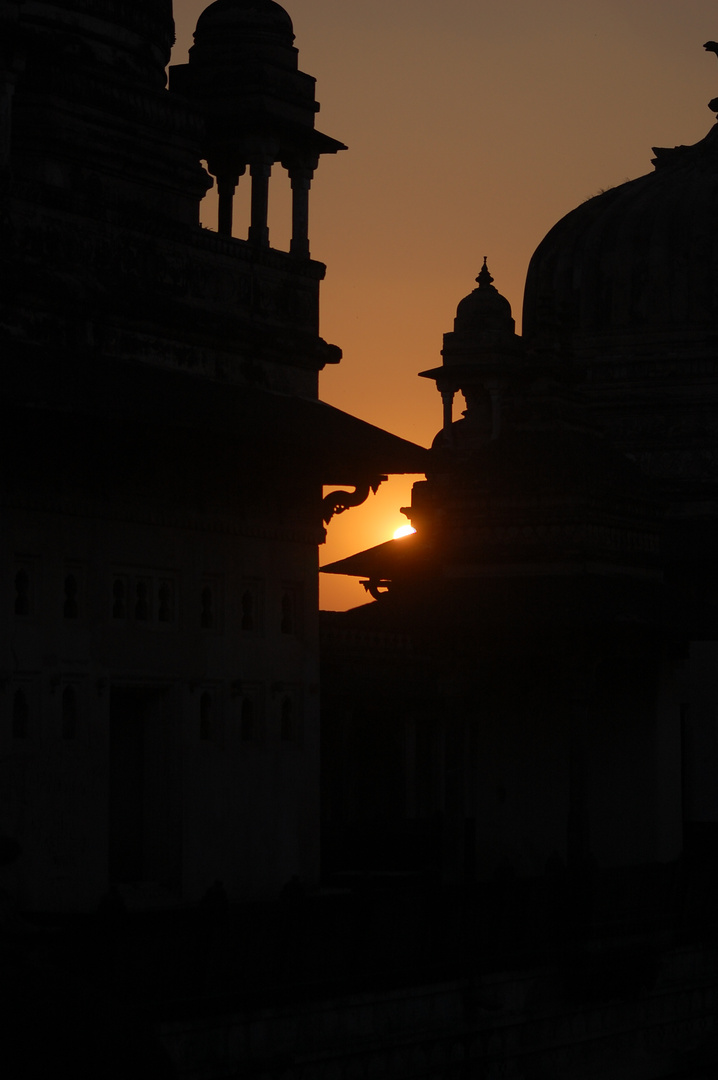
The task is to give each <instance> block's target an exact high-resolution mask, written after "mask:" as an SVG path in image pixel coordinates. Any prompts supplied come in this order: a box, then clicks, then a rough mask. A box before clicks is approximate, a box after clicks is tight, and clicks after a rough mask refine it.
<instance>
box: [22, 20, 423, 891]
mask: <svg viewBox="0 0 718 1080" xmlns="http://www.w3.org/2000/svg"><path fill="white" fill-rule="evenodd" d="M0 19H1V23H0V42H1V44H0V95H1V97H0V100H1V102H2V109H1V113H0V115H1V117H2V127H1V128H0V139H1V143H0V162H1V169H2V172H1V174H0V189H1V191H2V214H1V220H0V232H1V238H0V261H1V262H2V280H3V283H4V284H3V292H2V297H1V299H0V340H1V346H0V348H1V350H2V378H3V395H2V410H3V423H2V441H3V454H2V461H3V465H2V482H1V488H2V506H3V514H2V525H1V526H0V528H1V529H2V573H1V574H0V627H1V631H0V641H1V645H0V649H1V652H0V710H1V713H0V715H1V716H2V722H1V723H0V830H1V831H2V832H3V833H4V834H6V835H9V836H11V837H13V838H15V840H17V841H18V842H19V844H20V845H21V848H22V852H23V853H22V857H21V858H20V860H19V861H18V864H17V869H16V872H15V888H16V889H17V893H18V895H19V896H20V897H21V898H22V902H23V904H24V905H25V907H26V908H29V909H45V910H53V911H58V910H76V909H87V908H91V907H94V905H96V904H97V902H98V900H99V898H100V897H101V896H102V895H103V894H105V893H106V892H107V890H108V887H110V886H116V887H117V888H118V889H119V890H120V893H121V894H122V896H123V897H124V899H125V902H127V903H128V904H130V905H132V904H140V905H141V904H143V903H146V902H153V903H156V902H158V901H160V900H164V901H172V900H177V899H183V900H185V901H187V900H193V899H196V898H197V897H198V896H200V895H201V894H202V893H203V892H204V891H205V890H206V889H207V888H208V887H209V886H211V885H212V883H213V882H214V881H215V880H220V881H221V882H222V883H223V885H224V887H225V889H226V891H227V892H228V894H229V895H230V896H242V897H245V898H248V897H261V896H267V895H276V894H277V893H278V891H279V889H280V887H281V886H282V884H283V883H284V882H286V881H287V880H288V879H289V878H291V877H292V876H293V875H297V876H299V877H300V878H301V879H302V880H303V881H305V882H307V883H311V882H314V881H316V880H317V877H318V873H319V863H318V859H319V835H318V832H319V830H318V768H319V758H318V740H319V734H318V722H319V711H318V710H319V693H318V657H317V645H318V642H317V606H318V602H317V545H318V543H319V542H321V540H322V538H323V526H322V501H321V494H322V491H321V489H322V484H342V485H350V486H357V487H358V489H359V494H356V493H355V494H354V495H353V497H350V496H348V495H347V496H344V498H345V501H348V502H351V501H352V498H353V501H355V502H356V501H358V500H359V499H360V498H361V493H362V492H363V491H366V492H368V490H369V487H370V486H371V485H375V484H376V483H377V482H378V478H380V477H381V475H382V474H385V473H387V472H391V471H394V470H398V471H406V470H407V469H412V470H414V469H416V468H417V467H420V461H419V458H418V457H417V454H418V453H419V450H418V448H417V447H414V446H413V445H411V444H408V443H404V442H402V441H401V440H399V439H396V438H394V437H392V436H390V435H388V434H387V433H385V432H382V431H380V430H378V429H375V428H372V427H371V426H369V425H367V424H364V423H362V422H361V421H359V420H357V419H355V418H353V417H350V416H348V415H346V414H343V413H341V412H339V411H338V410H336V409H333V408H331V407H329V406H327V405H324V404H321V403H320V402H319V401H318V390H317V383H318V373H319V371H320V370H321V369H322V368H323V367H324V365H325V364H328V363H336V362H338V360H339V359H340V356H341V352H340V350H339V349H338V348H337V347H336V346H334V345H330V344H328V343H327V342H325V341H323V340H322V338H321V337H320V336H319V286H320V282H321V280H322V278H323V276H324V273H325V268H324V266H323V265H322V264H321V263H319V262H317V261H315V260H313V259H312V258H311V257H310V253H309V231H308V220H309V219H308V202H309V187H310V182H311V177H312V174H313V170H314V169H315V168H316V167H317V164H318V159H319V157H320V155H322V154H326V153H332V154H333V153H336V152H338V151H340V150H343V149H344V147H343V145H342V144H341V143H339V142H337V141H336V140H334V139H331V138H329V137H328V136H326V135H323V134H321V133H320V132H319V131H318V130H317V129H316V128H315V126H314V119H315V113H316V111H317V108H318V106H317V104H316V102H315V97H314V80H313V79H312V78H311V76H309V75H307V74H304V73H303V72H301V71H299V69H298V61H297V50H296V49H295V47H294V45H293V40H294V37H293V30H292V24H291V20H290V19H289V16H288V15H287V14H286V12H285V11H284V10H283V9H282V8H280V7H279V5H277V4H274V3H272V2H270V0H256V2H252V3H247V2H243V0H218V2H216V3H214V4H211V5H210V6H209V7H208V9H207V11H205V13H204V14H203V15H202V17H201V18H200V21H199V24H198V27H197V33H196V39H195V45H194V48H193V49H192V51H191V55H190V60H189V63H188V64H186V65H183V66H181V67H179V68H176V69H173V71H172V72H171V87H170V89H168V88H167V85H166V83H167V76H166V70H165V69H166V65H167V63H168V61H169V57H170V48H171V45H172V43H173V39H174V24H173V17H172V4H171V2H170V0H146V2H143V3H141V4H138V3H128V2H125V0H62V2H57V3H54V2H42V3H40V2H37V3H36V2H30V0H27V2H19V0H3V2H2V4H1V5H0ZM203 160H204V161H206V162H207V163H208V167H209V169H210V170H211V171H212V172H213V174H214V176H215V177H216V181H217V184H218V187H219V195H220V202H219V215H220V219H219V223H218V230H217V231H213V230H208V229H206V228H202V227H200V224H199V204H200V201H201V199H202V198H203V196H204V195H205V193H206V191H207V190H208V188H209V187H211V186H212V184H213V179H212V177H211V176H209V175H208V173H207V171H206V170H205V169H204V168H203V166H202V164H201V161H203ZM273 168H274V169H275V170H277V169H280V168H286V169H287V170H288V171H289V175H290V177H291V183H292V185H293V189H294V205H293V236H292V241H291V247H290V250H289V251H279V250H276V249H275V248H273V247H272V246H271V243H270V237H269V232H268V227H267V214H268V200H269V198H270V195H271V190H270V174H271V172H272V169H273ZM243 173H247V177H246V182H247V183H251V185H252V219H251V225H250V228H249V233H248V236H247V238H246V239H235V238H233V236H232V228H231V217H232V200H233V193H234V188H235V186H236V183H237V181H238V180H239V176H240V175H241V174H243ZM297 447H301V451H300V452H297ZM340 502H341V498H338V499H337V498H335V499H334V502H333V504H332V505H331V506H329V508H328V509H326V508H325V514H324V516H325V517H329V516H331V512H332V510H333V509H334V508H335V507H336V506H337V505H338V504H339V503H340Z"/></svg>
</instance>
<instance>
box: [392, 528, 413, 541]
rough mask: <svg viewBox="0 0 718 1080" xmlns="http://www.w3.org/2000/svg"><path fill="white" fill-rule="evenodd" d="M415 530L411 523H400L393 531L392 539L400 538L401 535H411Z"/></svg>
mask: <svg viewBox="0 0 718 1080" xmlns="http://www.w3.org/2000/svg"><path fill="white" fill-rule="evenodd" d="M415 532H416V529H415V528H414V526H413V525H400V526H399V528H398V529H396V530H395V532H394V540H400V539H401V538H402V536H411V534H412V533H415Z"/></svg>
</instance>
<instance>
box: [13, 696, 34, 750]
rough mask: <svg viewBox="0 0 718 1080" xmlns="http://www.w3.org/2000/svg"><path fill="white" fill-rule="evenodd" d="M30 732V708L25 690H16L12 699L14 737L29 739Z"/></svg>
mask: <svg viewBox="0 0 718 1080" xmlns="http://www.w3.org/2000/svg"><path fill="white" fill-rule="evenodd" d="M29 734H30V708H29V706H28V703H27V694H26V693H25V691H24V690H22V689H20V690H16V691H15V693H14V695H13V699H12V737H13V739H27V738H28V736H29Z"/></svg>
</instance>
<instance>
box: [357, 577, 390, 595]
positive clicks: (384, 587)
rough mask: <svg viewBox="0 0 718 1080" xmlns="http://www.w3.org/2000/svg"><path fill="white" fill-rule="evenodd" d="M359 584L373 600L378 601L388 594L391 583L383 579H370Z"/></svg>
mask: <svg viewBox="0 0 718 1080" xmlns="http://www.w3.org/2000/svg"><path fill="white" fill-rule="evenodd" d="M359 584H360V585H363V586H364V588H365V589H366V591H367V592H368V593H369V595H370V596H371V597H372V598H373V599H374V600H379V599H380V598H381V597H382V596H386V594H387V593H388V592H389V586H390V585H391V581H387V580H386V579H385V578H370V579H369V580H368V581H360V582H359ZM380 590H381V591H380Z"/></svg>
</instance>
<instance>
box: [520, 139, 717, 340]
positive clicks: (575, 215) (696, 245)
mask: <svg viewBox="0 0 718 1080" xmlns="http://www.w3.org/2000/svg"><path fill="white" fill-rule="evenodd" d="M655 153H656V158H655V159H654V164H655V166H656V169H655V172H653V173H650V174H648V175H646V176H642V177H640V178H639V179H637V180H632V181H629V182H628V183H625V184H621V185H620V186H619V187H616V188H613V189H611V190H609V191H606V192H604V193H603V194H601V195H597V196H595V197H594V198H592V199H589V200H588V202H585V203H583V204H582V205H581V206H579V207H578V208H577V209H576V210H574V211H572V213H570V214H568V215H567V216H566V217H565V218H563V219H562V220H561V221H559V222H558V224H557V225H556V226H554V228H553V229H551V231H550V232H549V233H548V235H547V236H546V238H545V239H544V240H543V241H542V243H541V244H540V245H539V247H538V248H537V250H536V252H535V254H534V256H533V258H532V260H531V263H530V266H529V271H528V276H527V281H526V293H525V299H524V335H525V337H527V338H533V339H537V338H540V337H541V336H542V334H545V333H546V332H547V331H548V332H551V333H555V332H556V331H558V332H559V333H563V334H564V335H566V336H572V337H573V341H574V343H576V344H579V340H578V339H580V338H581V337H582V336H583V337H585V338H595V337H601V336H603V335H611V336H614V337H615V336H616V335H620V334H621V333H624V332H630V333H631V334H632V335H635V334H640V335H645V334H650V333H657V334H661V335H666V334H669V335H672V334H679V335H680V334H681V333H685V332H686V331H694V330H703V331H705V330H713V331H715V330H718V231H717V230H716V228H715V222H716V209H717V208H718V126H717V127H715V128H713V130H712V131H711V132H710V133H709V134H708V136H707V137H706V138H705V139H703V140H702V141H701V142H700V143H698V144H696V145H695V146H680V147H676V148H675V149H673V150H663V149H660V150H656V151H655Z"/></svg>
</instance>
